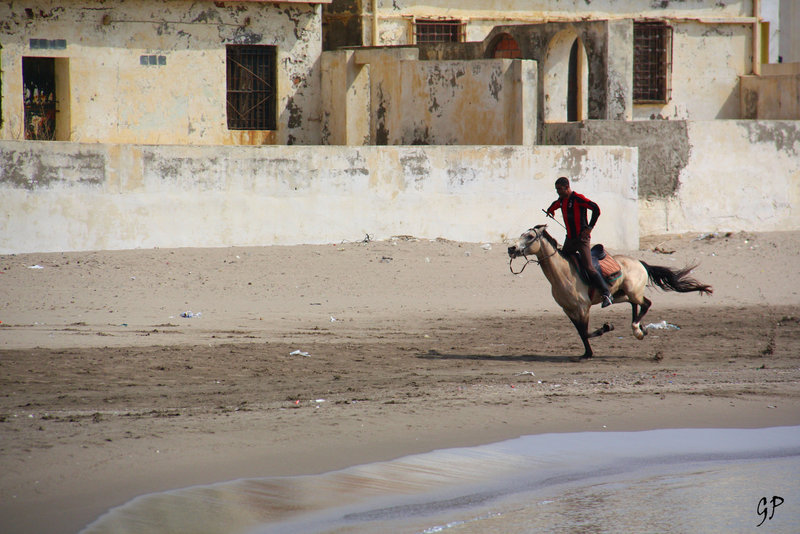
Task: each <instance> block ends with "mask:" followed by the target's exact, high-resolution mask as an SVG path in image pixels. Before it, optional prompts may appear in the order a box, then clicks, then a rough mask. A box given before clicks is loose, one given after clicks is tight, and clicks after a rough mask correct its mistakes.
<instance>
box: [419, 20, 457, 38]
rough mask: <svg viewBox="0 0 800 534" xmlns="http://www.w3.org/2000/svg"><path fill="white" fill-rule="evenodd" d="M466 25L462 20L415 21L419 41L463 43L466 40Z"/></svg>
mask: <svg viewBox="0 0 800 534" xmlns="http://www.w3.org/2000/svg"><path fill="white" fill-rule="evenodd" d="M464 25H465V23H463V22H461V21H460V20H429V19H418V20H415V21H414V35H415V37H416V39H417V43H461V42H463V41H464V33H465V32H464Z"/></svg>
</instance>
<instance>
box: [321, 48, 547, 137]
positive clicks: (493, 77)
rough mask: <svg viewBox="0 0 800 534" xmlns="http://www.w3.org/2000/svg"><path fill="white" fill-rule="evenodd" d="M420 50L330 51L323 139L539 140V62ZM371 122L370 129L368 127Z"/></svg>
mask: <svg viewBox="0 0 800 534" xmlns="http://www.w3.org/2000/svg"><path fill="white" fill-rule="evenodd" d="M417 57H418V56H417V49H416V48H399V49H398V48H392V49H373V50H358V51H344V50H339V51H335V52H325V53H324V54H323V61H322V80H323V81H322V85H323V87H324V91H323V93H324V99H325V100H324V105H323V107H324V109H325V113H324V115H323V123H322V131H323V141H324V142H325V143H328V144H376V145H511V144H533V143H534V142H535V136H536V86H537V83H536V64H535V62H532V61H519V60H507V59H485V60H472V61H417ZM367 88H368V89H367ZM365 125H367V126H368V127H369V132H365V131H364V126H365Z"/></svg>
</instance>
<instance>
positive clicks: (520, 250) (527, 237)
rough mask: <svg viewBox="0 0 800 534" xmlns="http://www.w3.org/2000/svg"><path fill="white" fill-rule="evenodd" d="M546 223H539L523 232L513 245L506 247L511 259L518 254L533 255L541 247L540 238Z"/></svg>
mask: <svg viewBox="0 0 800 534" xmlns="http://www.w3.org/2000/svg"><path fill="white" fill-rule="evenodd" d="M546 228H547V225H546V224H540V225H538V226H534V227H533V228H531V229H530V230H528V231H527V232H524V233H523V234H522V235H521V236H519V239H518V240H517V243H516V244H515V245H512V246H510V247H508V256H509V257H510V258H511V259H512V260H513V259H514V258H517V257H519V256H533V255H535V254H537V253H538V252H539V249H540V248H541V246H542V244H541V239H542V236H543V235H544V234H545V231H546Z"/></svg>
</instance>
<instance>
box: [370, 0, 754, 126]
mask: <svg viewBox="0 0 800 534" xmlns="http://www.w3.org/2000/svg"><path fill="white" fill-rule="evenodd" d="M378 6H379V9H378V18H379V34H380V39H379V42H378V44H381V45H405V44H411V43H413V35H412V23H413V20H414V18H437V17H442V18H448V19H458V20H462V21H465V22H466V40H467V41H484V39H486V42H485V43H484V44H488V42H490V41H491V39H490V37H491V35H492V32H493V31H494V32H495V33H496V31H497V30H496V29H495V27H497V26H504V27H506V28H507V27H508V26H509V25H521V24H539V25H544V22H547V23H548V24H547V26H548V27H550V28H554V30H555V31H552V32H550V33H549V34H547V35H544V37H546V39H545V40H544V41H543V42H532V43H526V42H525V41H526V40H525V39H524V38H520V37H518V36H517V35H514V33H515V32H513V31H509V33H512V35H514V37H515V39H516V40H517V41H518V43H519V44H520V48H521V50H522V52H523V56H522V57H525V58H529V59H535V60H537V61H538V62H539V66H540V72H539V79H540V81H544V80H545V76H544V72H542V70H541V69H547V68H549V67H548V64H547V61H546V60H545V58H546V52H547V47H548V46H549V44H550V40H551V39H552V38H553V37H555V36H556V34H557V33H558V32H560V31H563V29H564V28H567V27H569V26H571V25H574V26H575V27H576V28H577V26H578V24H577V23H581V24H584V25H585V24H588V23H592V22H602V23H603V24H608V29H609V31H608V32H607V35H608V37H609V40H608V42H599V41H597V40H593V39H592V37H591V35H585V31H584V32H583V34H581V33H582V32H581V30H578V33H579V34H581V35H580V37H581V39H582V41H583V44H584V46H585V47H587V50H586V51H587V53H588V55H589V59H590V61H595V62H597V61H598V58H602V63H595V64H590V65H589V95H590V101H589V104H588V105H589V111H588V114H587V115H585V116H583V117H582V118H589V119H617V120H630V119H634V120H646V119H657V118H669V119H672V120H676V119H677V120H684V119H691V120H711V119H737V118H740V115H739V76H741V75H746V74H749V73H750V72H751V71H752V62H751V57H752V53H753V48H752V40H751V37H752V31H753V23H754V21H755V19H754V18H753V3H752V0H730V1H717V0H696V1H693V2H685V1H663V2H661V1H659V2H641V1H637V0H622V1H621V0H594V1H592V2H587V1H585V0H561V1H559V0H550V1H547V0H538V1H529V0H511V1H506V2H481V1H478V0H468V1H464V2H459V4H458V6H457V7H453V4H452V2H449V1H447V0H437V1H426V2H417V1H411V0H409V1H403V0H380V1H379V2H378ZM370 16H371V15H370ZM643 19H655V20H665V21H666V22H667V23H668V24H669V25H671V26H672V27H673V28H674V33H673V46H672V50H673V62H672V76H671V80H672V97H671V100H670V101H669V102H667V103H665V104H642V105H633V104H632V100H631V92H632V91H631V87H630V79H631V75H632V59H631V58H630V56H631V55H632V50H633V42H632V37H633V36H632V30H631V29H630V28H629V27H627V26H625V25H624V24H621V23H622V22H623V21H628V22H630V21H632V20H643ZM504 31H505V30H504ZM539 40H540V41H541V38H539ZM593 53H596V54H597V55H594V56H593ZM553 96H554V97H555V98H560V97H561V95H553ZM546 98H547V95H545V94H540V95H539V102H540V106H541V105H543V104H544V102H545V99H546ZM539 114H540V117H541V118H542V119H543V120H544V121H549V119H548V118H547V113H545V112H544V110H543V109H540V110H539ZM554 120H556V121H559V120H560V119H559V118H558V117H556V118H555V119H554Z"/></svg>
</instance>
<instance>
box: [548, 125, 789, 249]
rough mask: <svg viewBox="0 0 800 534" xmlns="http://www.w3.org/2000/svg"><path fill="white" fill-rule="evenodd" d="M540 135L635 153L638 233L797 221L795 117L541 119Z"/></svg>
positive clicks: (755, 227) (773, 226)
mask: <svg viewBox="0 0 800 534" xmlns="http://www.w3.org/2000/svg"><path fill="white" fill-rule="evenodd" d="M546 132H547V142H549V143H552V144H566V145H583V144H587V145H603V144H608V145H626V146H633V147H636V148H637V149H638V152H639V169H638V172H639V188H638V192H639V198H640V203H639V231H640V232H641V234H642V235H648V234H663V233H684V232H712V231H739V230H752V231H772V230H797V229H798V228H800V121H631V122H622V121H588V122H585V123H570V124H560V125H555V124H548V125H547V127H546Z"/></svg>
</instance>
